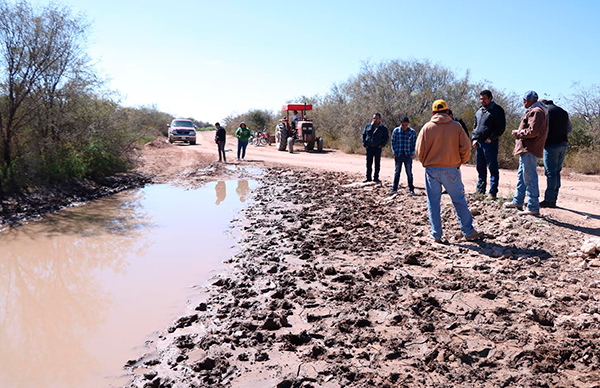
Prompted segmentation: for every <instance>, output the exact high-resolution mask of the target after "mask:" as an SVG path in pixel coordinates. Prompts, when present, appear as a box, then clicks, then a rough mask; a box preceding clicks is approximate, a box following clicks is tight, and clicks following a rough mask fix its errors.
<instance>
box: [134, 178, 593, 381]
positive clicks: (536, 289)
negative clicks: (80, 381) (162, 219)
mask: <svg viewBox="0 0 600 388" xmlns="http://www.w3.org/2000/svg"><path fill="white" fill-rule="evenodd" d="M357 180H358V178H357V177H356V176H352V175H348V174H342V173H332V172H320V173H318V174H317V173H312V172H307V171H305V170H293V169H292V170H291V169H285V170H284V169H276V168H271V169H267V170H265V174H264V176H263V178H262V179H261V182H260V186H259V187H258V188H257V189H256V190H254V192H253V201H254V202H253V205H252V206H250V207H248V208H247V209H246V210H244V216H243V217H241V218H240V219H239V220H236V221H235V222H234V223H235V226H236V227H237V228H238V229H239V230H240V232H241V240H240V241H239V244H240V251H239V254H237V255H235V256H234V257H232V258H231V259H230V260H229V261H228V267H229V270H228V271H227V272H226V273H225V274H223V275H220V277H219V278H217V279H213V281H211V284H210V285H209V286H207V288H208V292H209V297H208V298H207V299H206V300H205V301H203V302H202V303H199V304H198V305H195V306H190V309H189V310H190V312H189V314H187V315H186V316H183V317H181V318H179V319H178V320H176V321H175V322H173V324H172V325H171V326H170V327H168V328H166V329H165V330H164V331H163V332H162V334H161V335H160V336H159V338H158V340H156V341H155V342H153V343H152V344H150V346H151V348H152V351H150V352H148V353H147V354H146V355H144V356H143V357H141V358H139V359H136V360H130V361H129V362H127V364H126V365H125V368H126V369H127V370H128V371H129V373H131V376H132V380H131V382H130V383H129V384H128V385H127V386H128V387H207V386H210V387H277V388H291V387H349V386H352V387H421V386H428V387H457V386H461V387H471V386H472V387H511V386H521V387H600V371H599V370H598V368H599V367H600V341H599V339H598V338H599V337H600V292H599V291H600V290H599V289H600V278H599V276H598V271H600V268H599V261H598V258H597V256H598V254H599V253H598V252H599V251H598V250H591V251H590V252H591V253H586V254H585V255H583V254H582V253H581V251H580V247H581V245H582V243H583V241H584V240H585V239H586V238H587V237H589V236H586V235H585V234H583V233H581V232H578V231H576V230H573V229H567V228H562V227H560V226H558V225H556V224H555V223H552V222H549V220H547V219H545V218H535V217H533V218H529V217H519V216H517V214H516V212H515V211H512V210H506V209H504V208H503V207H502V206H501V205H502V203H500V202H491V201H482V200H477V199H476V198H474V197H471V196H469V198H468V200H469V205H470V208H471V210H472V213H473V214H474V219H475V226H476V228H477V229H478V230H479V231H481V232H483V233H484V237H483V238H482V239H481V240H479V241H476V242H467V241H465V240H464V238H463V237H462V235H461V233H460V232H459V227H458V223H457V220H456V216H455V213H454V210H453V208H452V205H451V203H450V201H449V198H447V197H444V198H443V205H442V218H443V225H444V231H445V236H446V238H447V239H448V243H447V244H436V243H434V242H433V240H432V239H431V238H430V237H429V230H430V229H429V221H428V214H427V200H426V197H425V196H424V195H420V196H414V197H413V196H409V195H407V194H408V193H407V191H404V190H401V191H400V193H399V194H398V195H395V196H391V197H390V196H389V195H388V194H387V189H386V188H384V187H381V186H376V185H362V184H356V183H354V182H356V181H357Z"/></svg>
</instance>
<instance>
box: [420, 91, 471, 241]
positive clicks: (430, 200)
mask: <svg viewBox="0 0 600 388" xmlns="http://www.w3.org/2000/svg"><path fill="white" fill-rule="evenodd" d="M416 152H417V155H418V157H419V161H420V162H421V163H422V164H423V167H425V187H426V189H427V207H428V209H429V223H430V225H431V234H432V236H433V238H434V240H435V241H436V242H443V241H444V240H443V239H442V234H443V232H442V219H441V216H440V200H441V197H442V186H444V188H445V189H446V190H447V191H448V194H450V197H451V198H452V204H453V205H454V209H455V210H456V216H457V217H458V222H459V224H460V229H461V230H462V232H463V234H464V236H465V238H466V239H467V240H468V241H472V240H476V239H478V238H479V236H480V235H479V233H478V232H477V231H476V230H475V229H474V228H473V217H472V216H471V212H470V211H469V207H468V206H467V200H466V199H465V193H464V186H463V183H462V179H461V174H460V166H461V165H462V164H464V163H466V162H467V161H468V160H469V157H470V156H471V142H470V141H469V137H468V136H467V135H466V134H465V131H464V130H463V129H462V127H461V126H460V124H459V123H457V122H456V121H454V120H452V119H451V118H450V116H449V115H448V105H446V102H445V101H444V100H437V101H435V102H434V103H433V107H432V117H431V120H430V121H429V122H428V123H427V124H425V125H424V126H423V128H421V132H419V136H418V138H417V145H416Z"/></svg>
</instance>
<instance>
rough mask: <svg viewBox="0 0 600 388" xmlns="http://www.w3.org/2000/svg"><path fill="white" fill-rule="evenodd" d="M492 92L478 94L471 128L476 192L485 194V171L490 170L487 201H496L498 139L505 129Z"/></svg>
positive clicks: (504, 121) (500, 108)
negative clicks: (474, 152) (477, 175)
mask: <svg viewBox="0 0 600 388" xmlns="http://www.w3.org/2000/svg"><path fill="white" fill-rule="evenodd" d="M493 98H494V97H493V96H492V92H490V91H489V90H487V89H486V90H483V91H481V93H479V102H480V103H481V107H480V108H479V109H478V110H477V112H476V113H475V125H474V127H473V136H472V140H473V147H474V148H476V149H477V152H476V154H475V156H476V164H477V173H478V174H479V181H478V182H477V192H478V193H479V194H485V186H486V182H487V169H488V168H489V169H490V191H489V196H488V198H489V199H496V196H497V195H498V181H499V180H500V170H499V169H498V139H499V138H500V136H502V134H503V133H504V130H505V129H506V116H505V115H504V109H502V107H501V106H500V105H498V104H496V103H495V102H494V101H493Z"/></svg>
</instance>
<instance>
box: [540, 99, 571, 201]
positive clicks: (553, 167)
mask: <svg viewBox="0 0 600 388" xmlns="http://www.w3.org/2000/svg"><path fill="white" fill-rule="evenodd" d="M541 102H542V103H544V104H546V106H547V107H548V120H549V122H548V137H547V138H546V144H545V146H544V170H545V173H546V182H547V185H546V192H545V193H544V200H543V201H542V202H540V207H556V200H557V198H558V189H560V171H561V170H562V165H563V162H564V161H565V156H566V155H567V146H568V144H569V143H568V142H569V139H568V137H569V134H570V133H571V132H572V131H573V127H572V126H571V120H570V119H569V114H568V113H567V111H565V110H564V109H562V108H561V107H558V106H556V105H554V101H552V100H542V101H541Z"/></svg>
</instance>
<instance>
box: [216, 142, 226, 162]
mask: <svg viewBox="0 0 600 388" xmlns="http://www.w3.org/2000/svg"><path fill="white" fill-rule="evenodd" d="M217 147H218V148H219V160H221V158H223V161H224V162H226V161H227V159H226V158H225V142H224V141H220V142H219V144H217Z"/></svg>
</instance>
